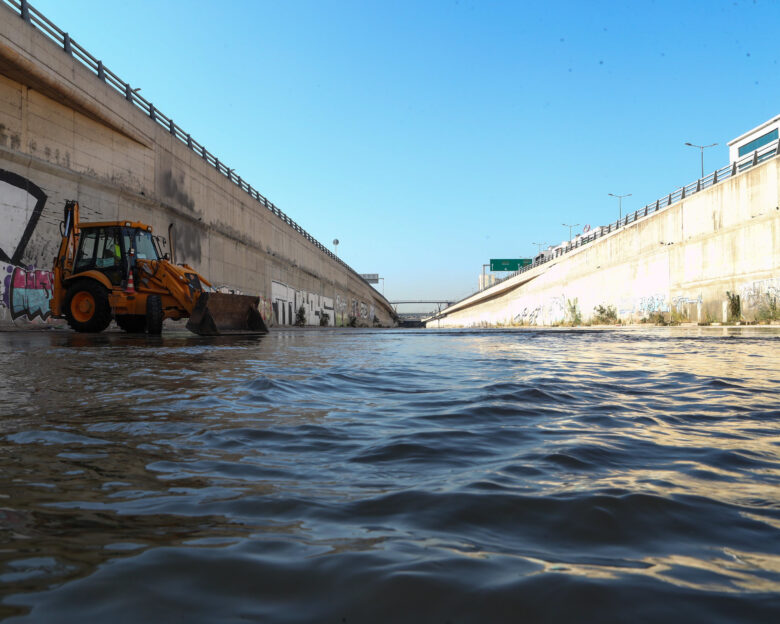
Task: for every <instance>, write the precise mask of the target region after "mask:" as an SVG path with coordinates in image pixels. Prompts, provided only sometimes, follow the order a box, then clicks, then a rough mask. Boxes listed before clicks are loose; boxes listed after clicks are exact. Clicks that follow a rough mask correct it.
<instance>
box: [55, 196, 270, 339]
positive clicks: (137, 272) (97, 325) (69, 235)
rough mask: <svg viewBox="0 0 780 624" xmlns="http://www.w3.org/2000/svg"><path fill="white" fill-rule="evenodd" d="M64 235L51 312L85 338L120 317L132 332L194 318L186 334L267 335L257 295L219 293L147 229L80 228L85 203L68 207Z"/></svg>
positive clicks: (120, 224)
mask: <svg viewBox="0 0 780 624" xmlns="http://www.w3.org/2000/svg"><path fill="white" fill-rule="evenodd" d="M60 234H61V235H62V242H61V243H60V250H59V253H58V254H57V257H56V258H55V261H54V291H53V294H52V299H51V312H52V315H53V316H55V317H58V318H65V319H66V320H67V321H68V325H70V326H71V327H72V328H73V329H75V330H76V331H78V332H100V331H103V330H104V329H106V327H108V325H109V324H110V323H111V319H114V320H115V321H116V324H117V325H119V327H120V328H121V329H123V330H125V331H126V332H132V333H142V332H148V333H149V334H159V333H161V332H162V325H163V321H164V320H165V319H174V320H176V319H183V318H188V317H189V321H188V322H187V329H189V330H190V331H192V332H194V333H196V334H200V335H203V336H215V335H219V334H226V333H241V334H247V333H255V334H264V333H267V332H268V328H267V326H266V324H265V322H264V321H263V317H262V316H261V315H260V312H259V311H258V303H259V298H258V297H250V296H246V295H233V294H225V293H219V292H215V291H214V289H213V288H212V287H211V284H210V283H209V282H208V281H207V280H206V279H204V278H203V277H202V276H201V275H199V274H198V273H197V272H196V271H195V270H194V269H193V268H192V267H190V266H187V265H186V264H180V265H177V264H174V263H173V262H172V261H171V259H170V257H169V255H168V254H167V253H166V254H163V253H162V252H161V248H160V239H158V238H157V237H155V236H153V235H152V228H151V227H150V226H148V225H145V224H144V223H139V222H137V221H111V222H101V223H79V204H78V202H75V201H67V202H66V203H65V214H64V219H63V221H62V223H61V224H60Z"/></svg>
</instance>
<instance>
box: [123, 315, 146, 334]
mask: <svg viewBox="0 0 780 624" xmlns="http://www.w3.org/2000/svg"><path fill="white" fill-rule="evenodd" d="M116 324H117V325H119V328H120V329H122V330H124V331H126V332H127V333H128V334H143V333H144V332H145V331H146V317H145V316H143V315H142V314H117V316H116Z"/></svg>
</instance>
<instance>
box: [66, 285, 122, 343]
mask: <svg viewBox="0 0 780 624" xmlns="http://www.w3.org/2000/svg"><path fill="white" fill-rule="evenodd" d="M65 318H66V319H67V321H68V325H70V326H71V327H72V328H73V329H75V330H76V331H77V332H90V333H96V332H101V331H103V330H104V329H105V328H106V327H108V325H109V323H111V306H110V305H109V303H108V291H107V290H106V289H105V287H104V286H103V285H102V284H100V283H98V282H96V281H94V280H80V281H78V282H76V283H75V284H73V285H72V286H71V287H70V288H69V289H68V292H67V293H66V295H65Z"/></svg>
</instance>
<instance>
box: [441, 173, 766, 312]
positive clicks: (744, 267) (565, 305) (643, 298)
mask: <svg viewBox="0 0 780 624" xmlns="http://www.w3.org/2000/svg"><path fill="white" fill-rule="evenodd" d="M779 177H780V159H778V158H772V159H770V160H768V161H766V162H764V163H761V164H759V165H758V166H756V167H753V168H751V169H748V170H747V171H744V172H742V173H739V174H738V175H736V176H734V177H732V178H729V179H727V180H725V181H722V182H719V183H717V184H715V185H714V186H712V187H710V188H708V189H705V190H703V191H701V192H699V193H696V194H695V195H692V196H690V197H687V198H685V199H683V200H681V201H679V202H677V203H675V204H672V205H671V206H669V207H667V208H665V209H663V210H661V211H659V212H657V213H654V214H651V215H649V216H647V217H644V218H642V219H640V220H638V221H636V222H634V223H632V224H630V225H628V226H627V227H625V228H622V229H620V230H617V231H615V232H613V233H612V234H609V235H607V236H605V237H603V238H600V239H597V240H596V241H594V242H592V243H589V244H587V245H585V246H583V247H581V248H579V249H577V250H575V251H573V252H571V253H569V254H566V255H564V256H562V257H559V258H558V259H556V260H554V261H551V262H550V263H548V264H545V265H542V266H540V267H537V268H534V269H532V270H530V271H527V272H525V273H522V274H520V275H517V276H515V277H513V278H511V279H510V280H507V281H506V282H503V283H501V284H498V285H496V286H494V287H492V288H490V289H487V290H485V291H483V292H481V293H477V294H475V295H473V296H471V297H469V298H467V299H465V300H463V301H461V302H459V303H457V304H455V305H454V306H451V307H450V308H448V309H447V310H445V311H444V313H443V314H442V315H441V316H440V317H439V318H437V319H435V320H432V321H430V322H429V323H428V327H474V326H507V325H557V324H565V323H572V322H576V321H577V320H578V317H579V320H581V321H582V322H583V323H587V322H590V321H592V320H593V319H594V316H596V312H595V309H596V308H597V307H598V306H602V307H603V308H604V309H608V308H609V307H610V306H612V307H614V309H615V311H616V312H617V317H618V319H619V320H620V321H621V322H640V321H642V320H652V319H657V318H660V316H662V317H663V318H664V319H665V320H666V321H669V320H672V321H680V322H695V323H710V322H728V321H736V320H740V319H741V320H744V321H754V320H770V319H771V318H778V308H780V208H779V206H780V199H779V197H780V195H779V194H778V178H779ZM659 315H660V316H659Z"/></svg>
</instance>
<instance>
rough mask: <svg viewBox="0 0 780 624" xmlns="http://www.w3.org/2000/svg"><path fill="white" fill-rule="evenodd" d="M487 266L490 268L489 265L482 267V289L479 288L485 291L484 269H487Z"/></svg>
mask: <svg viewBox="0 0 780 624" xmlns="http://www.w3.org/2000/svg"><path fill="white" fill-rule="evenodd" d="M489 266H490V264H489V263H488V264H483V265H482V288H480V290H485V282H486V281H487V280H486V279H485V267H489Z"/></svg>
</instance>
